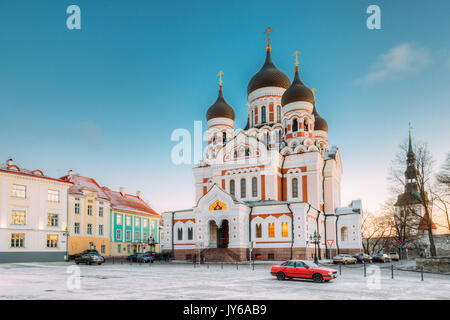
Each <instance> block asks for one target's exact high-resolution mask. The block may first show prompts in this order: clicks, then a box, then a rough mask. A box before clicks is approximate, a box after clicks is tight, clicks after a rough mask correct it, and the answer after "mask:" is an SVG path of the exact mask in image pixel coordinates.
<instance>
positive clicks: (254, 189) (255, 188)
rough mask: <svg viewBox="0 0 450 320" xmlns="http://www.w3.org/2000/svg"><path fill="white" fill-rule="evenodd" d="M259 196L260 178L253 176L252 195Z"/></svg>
mask: <svg viewBox="0 0 450 320" xmlns="http://www.w3.org/2000/svg"><path fill="white" fill-rule="evenodd" d="M257 196H258V179H257V178H255V177H253V178H252V197H253V198H256V197H257Z"/></svg>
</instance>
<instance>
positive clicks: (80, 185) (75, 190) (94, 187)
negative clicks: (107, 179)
mask: <svg viewBox="0 0 450 320" xmlns="http://www.w3.org/2000/svg"><path fill="white" fill-rule="evenodd" d="M61 179H62V180H65V181H70V182H72V183H73V186H71V187H70V188H69V194H80V195H82V194H83V189H88V190H91V191H95V192H97V197H98V198H101V199H105V200H108V201H109V198H108V196H107V195H106V194H105V192H104V191H103V188H102V187H100V185H99V184H98V183H97V181H95V180H94V179H93V178H89V177H84V176H80V175H78V174H71V175H67V176H64V177H62V178H61Z"/></svg>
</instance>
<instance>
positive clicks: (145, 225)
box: [144, 219, 148, 228]
mask: <svg viewBox="0 0 450 320" xmlns="http://www.w3.org/2000/svg"><path fill="white" fill-rule="evenodd" d="M147 227H148V220H147V219H144V228H147Z"/></svg>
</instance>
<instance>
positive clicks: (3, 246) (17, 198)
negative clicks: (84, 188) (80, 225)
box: [0, 159, 72, 262]
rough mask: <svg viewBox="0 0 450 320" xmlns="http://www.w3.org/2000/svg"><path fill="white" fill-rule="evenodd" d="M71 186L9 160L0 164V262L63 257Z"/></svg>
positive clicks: (58, 259) (46, 259)
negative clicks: (68, 197) (68, 193)
mask: <svg viewBox="0 0 450 320" xmlns="http://www.w3.org/2000/svg"><path fill="white" fill-rule="evenodd" d="M71 185H72V183H70V182H67V181H62V180H60V179H55V178H51V177H48V176H46V175H44V173H43V172H42V171H41V170H33V171H31V170H27V169H24V168H20V167H18V166H17V165H15V164H14V163H13V160H12V159H9V160H8V161H7V163H6V164H5V165H1V166H0V239H1V241H0V262H23V261H63V260H64V257H65V255H66V251H67V236H66V226H67V191H68V189H69V187H70V186H71Z"/></svg>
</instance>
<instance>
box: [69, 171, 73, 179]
mask: <svg viewBox="0 0 450 320" xmlns="http://www.w3.org/2000/svg"><path fill="white" fill-rule="evenodd" d="M72 175H73V171H72V170H69V178H72Z"/></svg>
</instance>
